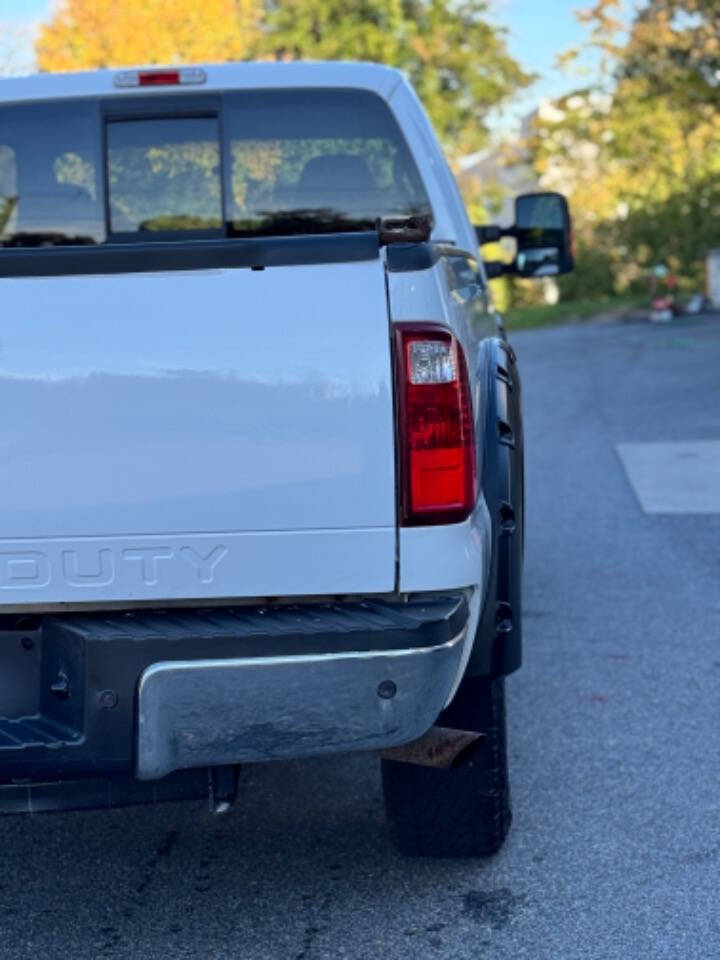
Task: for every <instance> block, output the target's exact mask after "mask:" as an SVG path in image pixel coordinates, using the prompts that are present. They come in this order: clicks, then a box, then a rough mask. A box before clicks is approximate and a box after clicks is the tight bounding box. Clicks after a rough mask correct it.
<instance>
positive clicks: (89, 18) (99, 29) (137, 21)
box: [35, 0, 260, 71]
mask: <svg viewBox="0 0 720 960" xmlns="http://www.w3.org/2000/svg"><path fill="white" fill-rule="evenodd" d="M259 20H260V9H259V5H258V0H63V2H62V4H61V5H60V6H59V7H58V8H57V10H56V11H55V13H54V15H53V17H52V19H51V20H50V22H49V23H47V24H46V25H45V26H43V27H42V29H41V30H40V33H39V35H38V38H37V42H36V47H35V49H36V54H37V62H38V66H39V68H40V69H41V70H48V71H52V70H78V69H93V68H96V67H121V66H130V65H133V64H160V63H162V64H168V63H191V62H198V61H200V62H203V61H216V60H239V59H243V58H246V57H248V56H249V55H250V54H251V52H252V50H253V47H254V44H255V43H256V41H257V37H258V29H259Z"/></svg>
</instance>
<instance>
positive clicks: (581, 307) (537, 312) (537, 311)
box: [505, 295, 647, 330]
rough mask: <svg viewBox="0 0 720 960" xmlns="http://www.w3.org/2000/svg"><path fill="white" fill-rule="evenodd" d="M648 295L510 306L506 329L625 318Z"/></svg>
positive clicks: (597, 297)
mask: <svg viewBox="0 0 720 960" xmlns="http://www.w3.org/2000/svg"><path fill="white" fill-rule="evenodd" d="M646 303H647V296H645V295H642V296H640V297H638V296H631V295H630V296H629V295H625V296H622V297H618V296H606V297H602V296H590V297H583V298H574V299H572V300H569V301H567V302H560V303H557V304H554V305H553V306H548V305H547V304H522V305H520V306H515V307H511V308H510V309H509V310H508V311H507V313H506V314H505V328H506V329H507V330H533V329H536V328H537V327H551V326H557V325H559V324H564V323H582V322H583V321H585V320H592V319H594V318H596V317H600V316H603V315H608V314H611V315H613V316H615V317H622V316H623V315H624V314H628V313H631V312H632V311H633V310H634V309H635V308H636V307H638V306H642V305H645V304H646Z"/></svg>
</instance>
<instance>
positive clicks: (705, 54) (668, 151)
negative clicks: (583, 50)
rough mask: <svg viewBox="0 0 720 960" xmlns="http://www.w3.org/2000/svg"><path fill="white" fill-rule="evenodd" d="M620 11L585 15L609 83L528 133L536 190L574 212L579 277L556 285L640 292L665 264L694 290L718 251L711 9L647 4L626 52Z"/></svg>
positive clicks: (719, 137)
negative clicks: (557, 194) (559, 196)
mask: <svg viewBox="0 0 720 960" xmlns="http://www.w3.org/2000/svg"><path fill="white" fill-rule="evenodd" d="M617 7H618V0H598V2H597V3H596V4H595V6H594V7H593V8H592V9H591V10H589V11H586V12H585V13H584V14H582V15H581V16H582V18H583V20H584V21H585V22H586V23H588V24H589V25H590V26H591V30H592V33H591V40H592V43H593V44H594V45H595V46H596V47H599V48H600V50H601V52H602V53H603V55H604V57H605V58H606V64H607V66H608V68H609V69H608V72H607V74H606V75H608V76H610V77H611V81H610V83H609V84H607V85H606V87H605V89H604V90H599V89H596V90H580V91H576V92H575V93H573V94H572V95H570V96H568V97H565V98H563V99H562V100H559V101H557V102H556V103H555V104H554V106H553V108H552V109H551V110H546V111H545V113H544V115H542V113H541V115H539V116H538V119H537V122H536V125H535V138H534V144H533V146H534V156H535V165H536V169H537V170H538V173H539V174H540V176H541V182H542V183H543V184H544V185H547V186H553V187H555V188H556V189H561V190H563V191H564V192H566V193H569V194H570V196H571V201H572V205H573V208H574V219H575V225H576V238H577V244H578V252H579V256H578V263H579V265H580V267H581V269H579V270H578V271H577V274H576V276H575V277H572V278H570V279H568V280H565V279H563V281H562V285H563V286H564V288H565V290H566V291H567V292H569V291H570V290H571V289H572V291H573V292H575V293H577V292H580V288H581V287H582V285H583V284H585V285H586V292H589V293H593V292H606V289H603V290H601V289H600V287H604V288H607V287H608V286H614V287H615V289H624V288H626V287H628V286H633V285H637V284H643V285H644V284H645V283H646V278H647V274H648V271H649V268H650V267H651V266H652V265H653V264H656V263H659V262H664V263H666V264H667V265H668V266H669V267H670V268H671V269H672V270H673V272H675V273H676V274H677V275H678V276H679V277H680V281H681V283H682V284H684V285H685V286H687V287H689V288H694V289H698V288H699V287H701V285H702V274H703V260H704V257H705V254H706V253H707V250H708V249H709V248H710V247H712V246H716V245H718V244H720V112H718V110H717V102H718V99H717V98H718V91H719V90H720V58H719V51H720V23H719V22H718V21H719V19H720V14H719V12H718V7H717V0H649V2H646V4H645V5H644V7H643V8H641V9H640V11H639V12H638V13H637V14H636V16H635V18H634V21H633V22H632V23H631V24H630V26H629V30H628V32H627V34H626V36H625V39H624V41H622V40H618V27H619V23H618V21H617V20H616V18H615V12H616V9H617ZM583 265H584V266H583ZM598 265H602V270H600V269H598Z"/></svg>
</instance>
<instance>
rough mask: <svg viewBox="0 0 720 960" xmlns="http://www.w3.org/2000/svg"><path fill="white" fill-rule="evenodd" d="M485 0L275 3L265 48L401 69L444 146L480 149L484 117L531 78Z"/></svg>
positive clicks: (281, 54)
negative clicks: (512, 53) (489, 13)
mask: <svg viewBox="0 0 720 960" xmlns="http://www.w3.org/2000/svg"><path fill="white" fill-rule="evenodd" d="M487 9H488V4H487V3H486V2H485V0H460V2H455V0H275V2H274V3H271V4H270V5H269V10H268V14H267V20H266V24H267V27H266V31H265V33H264V36H263V39H262V41H261V45H262V50H263V51H264V52H265V53H266V54H268V55H270V56H272V57H275V58H277V59H302V58H310V59H340V60H348V59H350V60H376V61H379V62H382V63H387V64H390V65H392V66H396V67H400V68H401V69H403V70H406V71H407V72H408V74H409V75H410V78H411V79H412V81H413V83H414V84H415V87H416V89H417V91H418V93H419V95H420V97H421V99H422V101H423V103H424V104H425V107H426V109H427V110H428V112H429V114H430V117H431V119H432V121H433V123H434V125H435V129H436V130H437V131H438V133H439V135H440V137H441V139H442V140H443V142H444V145H445V147H446V148H447V149H448V151H449V152H450V153H451V154H452V155H456V156H457V155H461V154H463V153H468V152H471V151H475V150H477V149H479V148H480V147H482V146H483V145H484V143H485V142H486V139H487V134H488V127H487V121H488V114H489V112H490V111H491V110H492V109H493V108H495V107H498V106H501V105H502V104H503V103H505V102H506V101H508V100H509V99H510V98H511V97H512V95H513V94H514V93H515V92H516V91H518V90H519V89H521V88H522V87H524V86H527V85H528V84H530V83H531V82H532V80H533V77H532V76H531V75H530V74H528V73H526V72H525V71H524V70H523V69H522V67H521V66H520V64H519V63H518V62H517V61H516V60H514V59H513V57H511V56H510V54H509V52H508V50H507V47H506V45H505V39H504V35H503V31H502V30H501V29H500V28H498V27H494V26H492V25H491V24H489V23H488V22H487V20H486V19H485V14H486V13H487Z"/></svg>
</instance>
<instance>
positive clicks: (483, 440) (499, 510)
mask: <svg viewBox="0 0 720 960" xmlns="http://www.w3.org/2000/svg"><path fill="white" fill-rule="evenodd" d="M477 383H478V387H477V389H478V391H479V396H478V397H477V404H476V410H477V411H478V413H477V422H476V443H477V462H478V475H479V480H480V490H481V491H482V494H483V496H484V497H485V502H486V503H487V508H488V512H489V514H490V521H491V549H490V552H489V553H490V569H489V573H488V578H487V588H486V593H485V597H484V600H483V606H482V610H481V614H480V622H479V624H478V629H477V633H476V636H475V642H474V645H473V649H472V652H471V655H470V658H469V661H468V667H467V673H466V675H467V676H486V675H492V676H495V677H500V676H506V675H507V674H509V673H512V672H513V671H514V670H517V669H518V667H519V666H520V665H521V663H522V573H523V555H524V540H525V455H524V435H523V420H522V387H521V382H520V374H519V371H518V368H517V360H516V356H515V351H514V350H513V348H512V347H511V346H510V344H509V343H507V342H506V341H505V340H502V339H500V338H495V337H493V338H489V339H487V340H484V341H483V343H482V344H481V346H480V351H479V356H478V376H477Z"/></svg>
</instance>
